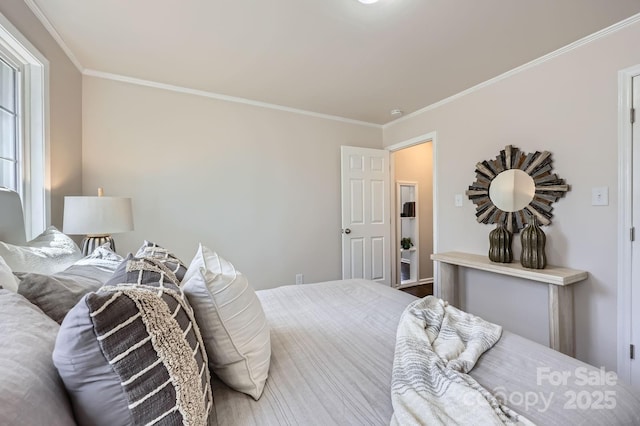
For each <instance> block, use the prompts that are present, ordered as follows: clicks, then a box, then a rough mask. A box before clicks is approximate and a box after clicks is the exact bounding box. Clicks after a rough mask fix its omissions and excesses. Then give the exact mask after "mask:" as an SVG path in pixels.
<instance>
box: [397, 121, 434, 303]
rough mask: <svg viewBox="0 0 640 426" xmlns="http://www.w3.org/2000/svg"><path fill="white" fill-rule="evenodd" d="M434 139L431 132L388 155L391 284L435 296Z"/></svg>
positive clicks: (400, 144) (403, 144)
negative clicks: (389, 157)
mask: <svg viewBox="0 0 640 426" xmlns="http://www.w3.org/2000/svg"><path fill="white" fill-rule="evenodd" d="M435 138H436V134H435V132H433V133H429V134H426V135H423V136H419V137H417V138H413V139H411V140H408V141H405V142H401V143H399V144H396V145H392V146H390V147H387V149H388V150H389V151H390V152H391V159H390V160H391V180H392V183H391V203H390V205H391V210H392V220H391V224H392V236H391V253H392V283H393V286H394V287H396V288H399V289H404V290H407V291H411V290H409V289H411V288H413V291H415V290H420V292H421V294H422V293H424V292H425V291H427V293H428V294H434V288H433V283H434V277H435V275H436V274H437V272H436V271H434V264H433V262H432V261H431V254H432V253H434V252H435V245H436V244H435V241H436V235H435V232H436V229H437V228H436V226H435V209H434V200H435V199H436V197H435V188H436V186H435V178H436V161H435V159H436V143H435ZM403 245H404V247H403ZM427 287H428V289H427Z"/></svg>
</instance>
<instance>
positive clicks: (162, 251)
mask: <svg viewBox="0 0 640 426" xmlns="http://www.w3.org/2000/svg"><path fill="white" fill-rule="evenodd" d="M136 257H149V258H152V259H158V260H160V261H161V262H162V263H164V265H165V266H166V267H167V268H169V269H170V270H171V271H173V273H174V274H176V277H177V278H178V282H181V281H182V279H183V278H184V274H185V273H186V272H187V266H186V265H185V264H184V263H183V262H182V261H181V260H180V259H178V257H177V256H176V255H175V254H173V253H171V252H170V251H169V250H167V249H166V248H164V247H161V246H159V245H157V244H154V243H152V242H150V241H147V240H145V241H144V243H143V244H142V246H141V247H140V248H139V249H138V252H137V253H136Z"/></svg>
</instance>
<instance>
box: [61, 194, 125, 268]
mask: <svg viewBox="0 0 640 426" xmlns="http://www.w3.org/2000/svg"><path fill="white" fill-rule="evenodd" d="M62 229H63V232H64V233H65V234H70V235H86V238H85V239H84V240H82V254H83V255H85V256H87V255H89V254H91V253H92V252H93V250H95V248H96V247H99V246H101V245H103V244H106V243H109V246H110V247H111V250H113V251H114V252H115V251H116V245H115V243H114V241H113V238H111V234H117V233H119V232H127V231H133V213H132V209H131V198H125V197H105V196H103V191H102V188H98V196H97V197H90V196H68V197H64V218H63V225H62Z"/></svg>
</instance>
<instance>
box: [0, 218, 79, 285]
mask: <svg viewBox="0 0 640 426" xmlns="http://www.w3.org/2000/svg"><path fill="white" fill-rule="evenodd" d="M0 256H2V257H3V258H4V260H5V261H6V262H7V265H9V267H10V268H11V269H12V270H13V272H35V273H38V274H55V273H56V272H60V271H64V270H65V269H66V268H68V267H69V266H71V265H73V263H74V262H75V261H77V260H78V259H80V258H81V257H82V253H81V252H80V249H79V248H78V246H77V245H76V243H75V242H73V240H72V239H71V238H69V237H68V236H66V235H65V234H63V233H62V232H60V231H58V230H57V229H56V228H55V227H53V226H50V227H48V228H47V229H46V230H45V231H44V232H43V233H42V234H40V235H38V236H37V237H36V238H34V239H33V240H31V241H29V242H27V243H25V245H23V246H16V245H13V244H9V243H5V242H0Z"/></svg>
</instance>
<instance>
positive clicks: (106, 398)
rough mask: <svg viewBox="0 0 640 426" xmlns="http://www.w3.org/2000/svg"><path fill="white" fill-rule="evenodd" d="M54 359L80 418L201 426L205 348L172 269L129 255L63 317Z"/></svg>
mask: <svg viewBox="0 0 640 426" xmlns="http://www.w3.org/2000/svg"><path fill="white" fill-rule="evenodd" d="M53 360H54V364H55V365H56V367H57V368H58V372H59V373H60V376H61V377H62V380H63V381H64V383H65V386H66V388H67V390H68V392H69V394H70V398H71V402H72V405H73V409H74V411H75V414H76V419H77V421H78V423H80V424H81V425H95V426H101V425H105V426H107V425H108V426H111V425H125V424H135V425H137V424H148V423H151V422H154V421H157V420H158V419H162V422H161V423H162V424H176V425H178V424H187V423H188V424H194V425H205V424H206V422H207V418H208V413H209V411H210V409H211V406H212V403H213V400H212V395H211V387H210V386H211V385H210V376H209V369H208V364H207V354H206V352H205V348H204V345H203V343H202V337H201V336H200V331H199V330H198V326H197V324H196V323H195V320H194V316H193V310H192V309H191V307H190V306H189V304H188V302H187V300H186V298H185V297H184V295H183V294H182V290H181V289H180V287H179V286H178V282H177V279H176V277H175V274H174V273H173V272H172V271H170V270H169V269H167V267H166V266H164V264H163V263H162V262H160V261H159V260H156V259H147V258H143V259H138V258H134V257H133V256H132V255H129V256H128V257H127V259H125V261H124V262H123V263H122V264H121V265H120V267H119V268H118V270H117V271H116V272H115V273H114V275H113V277H112V278H111V279H110V280H109V281H108V282H107V283H106V285H105V286H104V287H102V288H101V289H100V290H99V291H98V292H96V293H89V294H87V295H85V296H84V297H83V298H82V299H81V300H80V302H79V303H78V304H77V305H76V306H74V307H73V309H72V310H71V311H69V313H68V314H67V316H66V318H65V319H64V321H63V323H62V326H61V327H60V332H59V333H58V338H57V341H56V346H55V350H54V352H53Z"/></svg>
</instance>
